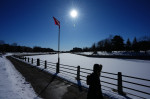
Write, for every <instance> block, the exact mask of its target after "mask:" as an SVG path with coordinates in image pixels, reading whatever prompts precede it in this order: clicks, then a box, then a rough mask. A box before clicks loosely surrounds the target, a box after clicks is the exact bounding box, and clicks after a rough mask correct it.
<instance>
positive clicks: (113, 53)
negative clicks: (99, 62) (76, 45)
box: [76, 51, 150, 56]
mask: <svg viewBox="0 0 150 99" xmlns="http://www.w3.org/2000/svg"><path fill="white" fill-rule="evenodd" d="M76 54H82V55H93V52H76ZM94 55H124V56H148V55H150V51H147V53H145V52H144V51H140V52H133V51H129V52H127V51H113V52H112V53H109V52H106V51H98V52H97V54H94Z"/></svg>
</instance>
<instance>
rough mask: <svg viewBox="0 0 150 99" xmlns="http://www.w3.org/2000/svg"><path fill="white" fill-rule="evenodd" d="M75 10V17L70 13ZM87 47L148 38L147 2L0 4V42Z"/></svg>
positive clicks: (17, 0) (25, 0) (18, 0)
mask: <svg viewBox="0 0 150 99" xmlns="http://www.w3.org/2000/svg"><path fill="white" fill-rule="evenodd" d="M72 9H76V10H77V11H78V17H77V18H75V19H74V18H72V17H71V16H70V11H71V10H72ZM53 16H54V17H56V18H57V19H58V20H59V21H60V25H61V26H60V28H61V30H60V31H61V32H60V33H61V46H60V49H61V50H70V49H72V48H73V47H86V46H91V45H92V44H93V43H94V42H98V41H100V40H102V39H105V38H107V37H109V35H120V36H122V37H123V38H124V40H127V38H130V39H131V40H132V39H133V38H134V37H137V38H139V37H141V36H150V1H149V0H0V40H4V41H5V42H6V43H9V44H12V43H14V42H15V43H17V44H19V45H23V46H29V47H33V46H41V47H46V48H53V49H54V50H57V42H58V26H56V25H55V24H54V20H53V18H52V17H53Z"/></svg>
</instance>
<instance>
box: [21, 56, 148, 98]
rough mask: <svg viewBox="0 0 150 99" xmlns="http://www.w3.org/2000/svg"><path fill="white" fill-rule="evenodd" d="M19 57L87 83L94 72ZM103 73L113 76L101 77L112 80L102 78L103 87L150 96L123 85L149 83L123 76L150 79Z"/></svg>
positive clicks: (122, 93)
mask: <svg viewBox="0 0 150 99" xmlns="http://www.w3.org/2000/svg"><path fill="white" fill-rule="evenodd" d="M19 58H20V59H22V60H24V61H26V62H28V63H31V64H35V65H36V66H43V68H44V69H52V70H53V71H55V72H56V73H61V74H63V75H65V76H67V75H68V77H70V78H71V79H75V80H78V81H81V82H82V83H85V84H86V77H87V75H89V74H91V73H92V72H93V70H91V69H87V68H82V67H80V66H70V65H64V64H58V63H54V62H47V61H46V60H40V59H33V58H29V57H28V58H27V57H19ZM101 74H107V75H110V76H111V77H109V76H103V75H101V78H105V79H109V80H111V81H109V82H108V81H104V80H101V83H102V87H106V88H109V89H112V90H115V91H116V92H118V94H120V95H127V94H128V95H132V96H135V97H138V98H142V99H146V98H145V97H144V96H141V95H137V94H134V93H129V92H126V91H123V89H128V90H131V91H134V92H138V93H141V94H143V95H144V94H145V95H148V97H150V93H149V92H146V91H142V90H139V89H135V88H131V87H128V86H123V83H128V84H132V85H136V86H140V87H145V88H149V89H150V86H149V85H145V84H140V83H137V82H133V81H127V80H123V79H122V78H130V79H132V80H133V79H136V80H141V81H146V82H149V83H150V80H149V79H144V78H139V77H133V76H127V75H122V73H121V72H118V73H110V72H104V71H102V72H101ZM112 76H115V77H116V78H113V77H112ZM70 78H69V79H70ZM66 79H67V78H66ZM113 81H116V82H117V83H112V82H113ZM106 84H107V85H109V86H107V85H106Z"/></svg>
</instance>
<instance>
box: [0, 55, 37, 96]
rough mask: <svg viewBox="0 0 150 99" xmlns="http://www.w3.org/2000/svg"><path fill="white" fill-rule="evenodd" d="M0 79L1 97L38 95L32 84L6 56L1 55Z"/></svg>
mask: <svg viewBox="0 0 150 99" xmlns="http://www.w3.org/2000/svg"><path fill="white" fill-rule="evenodd" d="M9 55H11V54H9ZM0 79H1V81H0V99H34V98H36V97H37V95H36V93H35V92H34V90H33V88H32V87H31V85H30V84H29V83H28V82H26V81H25V79H24V77H22V75H21V74H20V73H19V72H18V71H17V70H16V69H15V67H14V66H13V64H12V63H11V62H10V61H9V60H7V59H6V58H5V56H3V57H0ZM36 99H40V98H36Z"/></svg>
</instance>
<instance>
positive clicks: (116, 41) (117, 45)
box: [112, 35, 124, 51]
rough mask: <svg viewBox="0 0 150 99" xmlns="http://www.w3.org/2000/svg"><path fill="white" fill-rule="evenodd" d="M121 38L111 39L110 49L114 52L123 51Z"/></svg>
mask: <svg viewBox="0 0 150 99" xmlns="http://www.w3.org/2000/svg"><path fill="white" fill-rule="evenodd" d="M123 41H124V40H123V38H122V37H121V36H118V35H116V36H114V37H113V39H112V47H113V50H114V51H120V50H123V49H124V43H123Z"/></svg>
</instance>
